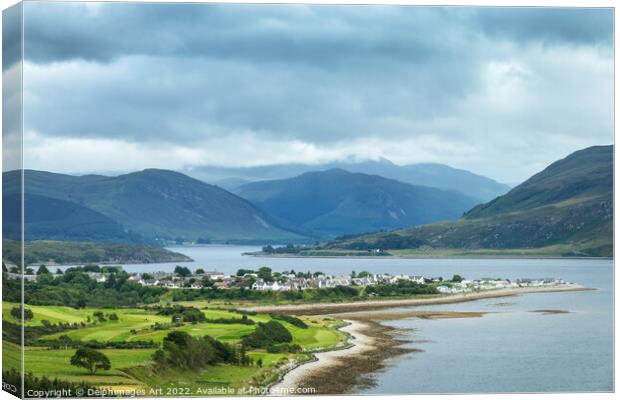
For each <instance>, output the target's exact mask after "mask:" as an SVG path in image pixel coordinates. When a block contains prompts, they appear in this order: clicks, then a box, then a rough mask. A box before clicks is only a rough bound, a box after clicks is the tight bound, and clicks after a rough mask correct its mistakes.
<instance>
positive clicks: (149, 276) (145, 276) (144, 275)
mask: <svg viewBox="0 0 620 400" xmlns="http://www.w3.org/2000/svg"><path fill="white" fill-rule="evenodd" d="M142 279H144V280H149V279H153V275H151V274H149V273H146V272H145V273H143V274H142Z"/></svg>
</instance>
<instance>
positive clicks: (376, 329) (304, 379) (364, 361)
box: [268, 316, 420, 396]
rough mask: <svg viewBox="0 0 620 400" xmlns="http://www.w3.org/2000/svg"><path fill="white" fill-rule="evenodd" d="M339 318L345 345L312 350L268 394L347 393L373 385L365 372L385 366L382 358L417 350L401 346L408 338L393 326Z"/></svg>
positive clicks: (286, 372)
mask: <svg viewBox="0 0 620 400" xmlns="http://www.w3.org/2000/svg"><path fill="white" fill-rule="evenodd" d="M343 320H344V321H345V322H347V325H346V326H343V327H341V328H339V330H340V331H343V332H346V333H347V334H348V335H349V338H348V340H347V343H348V346H347V347H345V348H343V349H336V350H332V351H324V352H317V353H313V356H314V357H313V358H314V359H313V360H311V361H308V362H304V363H301V364H298V365H297V366H295V367H293V368H292V369H290V370H288V371H285V372H284V375H283V376H282V377H281V378H280V380H279V381H278V382H277V383H274V384H272V385H271V386H270V387H269V388H268V394H269V395H270V396H295V395H299V394H315V395H317V394H318V395H334V394H349V393H351V390H352V389H353V388H355V387H360V386H371V385H373V384H374V379H373V378H372V377H370V376H369V374H371V373H373V372H376V371H379V370H381V369H383V368H384V367H386V363H385V362H386V360H388V359H391V358H393V357H397V356H400V355H404V354H408V353H413V352H416V351H420V350H416V349H410V348H404V347H402V345H404V344H406V343H409V341H407V340H401V339H397V338H396V337H394V332H395V331H396V329H395V328H392V327H390V326H386V325H382V324H380V323H378V322H376V321H372V320H365V319H361V318H360V319H358V318H357V317H356V316H352V317H351V318H349V317H348V316H347V317H346V318H344V319H343ZM343 367H344V368H343Z"/></svg>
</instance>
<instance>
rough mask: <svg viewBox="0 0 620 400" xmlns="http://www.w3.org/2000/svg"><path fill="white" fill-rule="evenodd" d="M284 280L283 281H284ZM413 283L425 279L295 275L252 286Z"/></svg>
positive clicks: (274, 288)
mask: <svg viewBox="0 0 620 400" xmlns="http://www.w3.org/2000/svg"><path fill="white" fill-rule="evenodd" d="M282 278H283V279H282ZM401 280H404V281H411V282H416V283H424V282H425V280H424V277H422V276H415V275H388V274H382V275H365V276H363V277H352V276H351V275H337V276H332V275H323V274H321V275H317V276H313V277H311V278H304V277H298V276H296V275H294V274H288V275H282V276H281V279H278V280H274V281H266V280H264V279H260V278H258V279H256V281H255V282H254V283H253V284H252V286H251V288H252V289H253V290H272V291H286V290H304V289H323V288H333V287H336V286H370V285H386V284H388V285H389V284H396V283H398V282H399V281H401Z"/></svg>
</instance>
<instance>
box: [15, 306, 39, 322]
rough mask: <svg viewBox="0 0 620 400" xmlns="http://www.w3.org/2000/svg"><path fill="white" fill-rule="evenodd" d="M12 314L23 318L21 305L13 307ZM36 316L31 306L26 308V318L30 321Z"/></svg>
mask: <svg viewBox="0 0 620 400" xmlns="http://www.w3.org/2000/svg"><path fill="white" fill-rule="evenodd" d="M11 316H12V317H13V318H15V319H21V318H22V308H21V307H13V308H11ZM32 318H34V314H33V313H32V310H31V309H29V308H26V309H24V320H26V321H29V320H31V319H32Z"/></svg>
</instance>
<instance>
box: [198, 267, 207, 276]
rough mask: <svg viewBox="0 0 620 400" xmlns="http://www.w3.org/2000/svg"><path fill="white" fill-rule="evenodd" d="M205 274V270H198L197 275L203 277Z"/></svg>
mask: <svg viewBox="0 0 620 400" xmlns="http://www.w3.org/2000/svg"><path fill="white" fill-rule="evenodd" d="M204 273H205V270H204V269H202V268H198V269H197V270H196V275H202V274H204Z"/></svg>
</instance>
